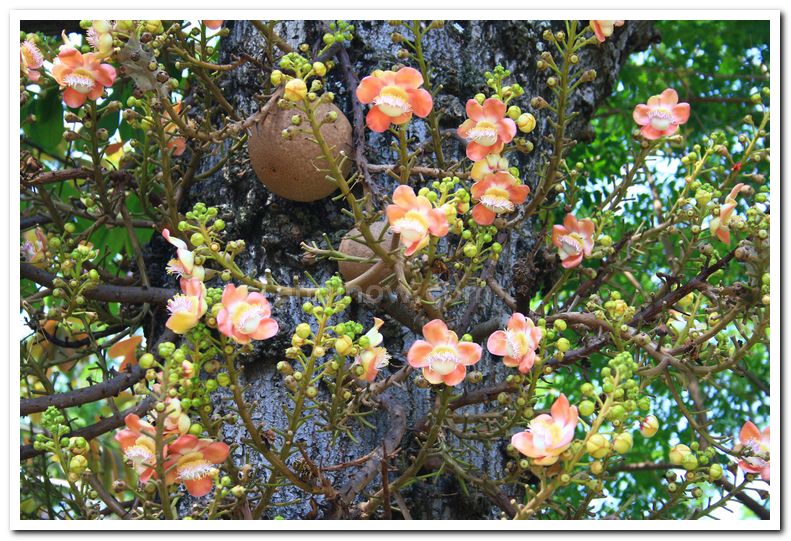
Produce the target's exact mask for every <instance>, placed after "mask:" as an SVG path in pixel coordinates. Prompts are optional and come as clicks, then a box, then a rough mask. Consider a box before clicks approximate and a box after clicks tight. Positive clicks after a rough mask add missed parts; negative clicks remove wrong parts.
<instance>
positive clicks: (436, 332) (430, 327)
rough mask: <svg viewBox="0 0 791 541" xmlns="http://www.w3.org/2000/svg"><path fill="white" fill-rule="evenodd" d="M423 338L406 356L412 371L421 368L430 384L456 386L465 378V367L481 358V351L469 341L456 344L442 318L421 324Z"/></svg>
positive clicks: (457, 340)
mask: <svg viewBox="0 0 791 541" xmlns="http://www.w3.org/2000/svg"><path fill="white" fill-rule="evenodd" d="M423 337H424V338H425V339H426V340H417V341H416V342H415V343H414V344H412V347H410V348H409V352H408V353H407V360H408V362H409V365H410V366H412V368H422V369H423V377H424V378H426V380H427V381H428V382H429V383H432V384H438V383H444V384H445V385H458V384H459V383H461V382H462V381H463V380H464V377H465V376H466V375H467V367H468V366H472V365H474V364H475V363H477V362H478V361H479V360H480V359H481V353H482V348H481V346H479V345H478V344H474V343H472V342H459V339H458V337H457V336H456V333H455V332H453V331H451V330H448V326H447V325H445V322H444V321H442V320H441V319H434V320H432V321H429V322H428V323H426V324H425V325H423Z"/></svg>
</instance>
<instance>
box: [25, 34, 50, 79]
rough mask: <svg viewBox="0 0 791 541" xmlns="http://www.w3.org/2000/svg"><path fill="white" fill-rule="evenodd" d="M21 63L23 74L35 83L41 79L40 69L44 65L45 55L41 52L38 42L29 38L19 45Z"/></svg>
mask: <svg viewBox="0 0 791 541" xmlns="http://www.w3.org/2000/svg"><path fill="white" fill-rule="evenodd" d="M19 63H20V66H21V69H22V75H23V76H25V77H27V78H28V79H30V80H31V81H33V82H34V83H35V82H37V81H38V80H39V78H40V77H41V73H39V71H38V70H39V69H41V67H42V66H43V65H44V55H42V54H41V51H40V50H39V48H38V47H36V44H35V43H33V42H32V41H30V40H29V39H26V40H25V41H23V42H22V43H21V44H20V45H19Z"/></svg>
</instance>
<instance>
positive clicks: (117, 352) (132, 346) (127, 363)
mask: <svg viewBox="0 0 791 541" xmlns="http://www.w3.org/2000/svg"><path fill="white" fill-rule="evenodd" d="M142 341H143V337H142V336H140V335H136V336H130V337H129V338H124V339H123V340H119V341H118V342H116V343H115V344H113V345H112V347H110V349H108V350H107V355H109V356H110V357H111V358H113V359H114V358H116V357H123V359H124V360H123V361H121V366H119V367H118V371H119V372H124V371H126V370H127V369H128V368H130V367H132V366H134V365H136V364H137V347H138V346H139V345H140V343H141V342H142Z"/></svg>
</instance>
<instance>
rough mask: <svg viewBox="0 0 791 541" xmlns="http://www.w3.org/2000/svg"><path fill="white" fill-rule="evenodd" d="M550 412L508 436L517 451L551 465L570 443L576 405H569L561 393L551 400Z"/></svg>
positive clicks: (536, 461) (572, 434)
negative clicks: (521, 430)
mask: <svg viewBox="0 0 791 541" xmlns="http://www.w3.org/2000/svg"><path fill="white" fill-rule="evenodd" d="M551 412H552V415H547V414H546V413H543V414H541V415H539V416H538V417H536V418H535V419H533V420H532V421H530V426H529V427H528V429H527V430H525V431H523V432H519V433H517V434H514V435H513V436H512V437H511V445H513V446H514V447H515V448H516V449H517V450H518V451H519V452H520V453H522V454H523V455H525V456H527V457H530V458H532V459H533V463H534V464H536V465H537V466H551V465H552V464H554V463H555V462H557V461H558V458H559V457H560V455H561V454H562V453H563V451H565V450H566V449H568V447H569V445H571V440H573V439H574V429H575V428H576V427H577V419H578V417H579V416H578V414H577V406H571V407H569V401H568V399H566V395H564V394H561V395H560V396H559V397H558V399H557V400H555V403H554V404H552V410H551Z"/></svg>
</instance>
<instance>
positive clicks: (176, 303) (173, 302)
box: [168, 293, 192, 314]
mask: <svg viewBox="0 0 791 541" xmlns="http://www.w3.org/2000/svg"><path fill="white" fill-rule="evenodd" d="M191 310H192V297H188V296H187V295H182V294H181V293H179V294H178V295H176V296H175V297H173V298H172V299H170V300H169V301H168V312H170V313H171V314H175V313H176V312H189V311H191Z"/></svg>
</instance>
